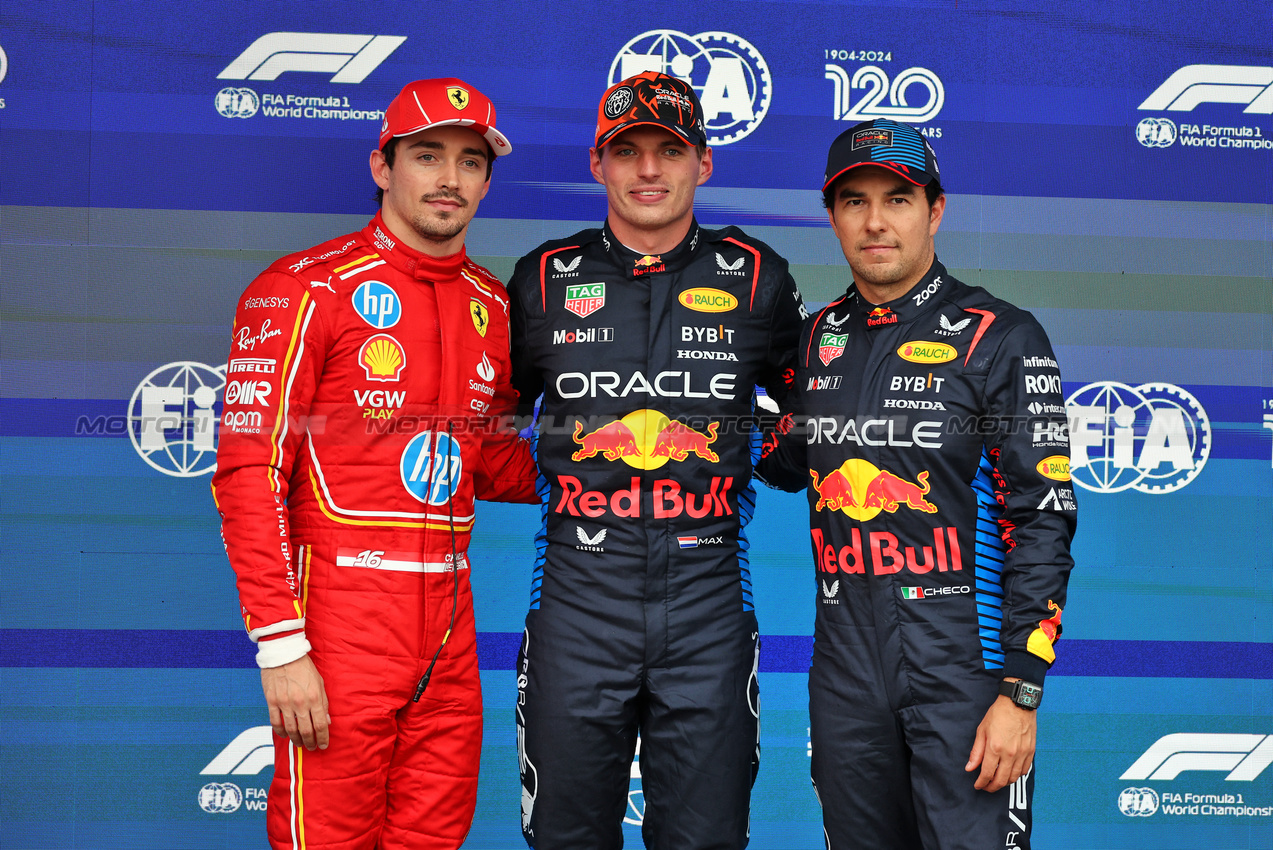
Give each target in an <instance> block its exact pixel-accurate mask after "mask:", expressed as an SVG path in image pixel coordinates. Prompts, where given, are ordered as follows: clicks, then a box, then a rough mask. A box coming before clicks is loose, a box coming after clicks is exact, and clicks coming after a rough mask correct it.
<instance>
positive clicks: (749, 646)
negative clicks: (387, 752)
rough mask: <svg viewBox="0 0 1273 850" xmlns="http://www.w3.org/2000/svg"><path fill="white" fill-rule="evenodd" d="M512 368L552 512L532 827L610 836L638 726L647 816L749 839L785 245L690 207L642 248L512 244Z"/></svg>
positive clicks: (786, 321) (534, 681)
mask: <svg viewBox="0 0 1273 850" xmlns="http://www.w3.org/2000/svg"><path fill="white" fill-rule="evenodd" d="M509 294H510V296H511V298H512V313H511V316H512V334H513V342H512V351H513V363H514V366H513V383H514V386H515V387H516V388H517V390H518V392H519V394H520V396H521V399H522V403H523V404H526V403H527V402H533V401H534V399H535V398H536V397H538V396H539V395H540V393H541V391H542V393H543V399H542V403H541V406H540V412H539V422H538V431H537V441H536V459H537V461H538V464H539V469H540V474H541V476H542V481H541V489H540V494H541V498H542V500H543V515H544V525H543V529H542V530H541V532H540V534H539V537H538V560H537V562H536V564H535V569H534V576H533V584H532V590H531V610H530V611H529V613H528V615H527V618H526V631H525V634H524V637H523V643H522V650H521V653H520V656H519V660H518V673H519V677H518V686H519V690H518V705H517V724H518V743H519V745H520V746H519V760H520V762H521V769H522V781H523V795H522V826H523V831H524V833H525V836H526V840H527V842H528V843H529V844H530V845H531V846H532V847H536V848H539V849H540V850H547V848H560V847H572V848H585V847H586V848H590V850H597V848H617V847H620V846H622V840H623V838H622V831H621V822H622V820H623V816H624V811H625V809H626V807H627V790H628V782H629V774H630V768H631V764H632V757H633V750H634V747H635V745H636V739H637V733H638V728H639V729H640V736H641V757H640V769H641V777H642V791H643V794H644V799H645V817H644V823H643V835H644V838H645V841H646V844H647V845H648V846H651V847H660V848H678V850H684V849H685V848H709V847H711V848H739V847H742V846H744V845H745V844H746V842H747V830H748V805H749V798H750V792H751V785H752V782H753V781H754V779H755V772H756V769H757V766H758V759H759V747H758V741H757V734H758V715H759V702H758V699H759V695H758V691H757V683H756V665H757V652H758V633H757V627H756V617H755V612H754V609H753V607H752V598H751V583H750V574H749V572H748V562H747V546H748V544H747V539H746V536H745V533H744V526H745V525H746V523H747V521H748V519H749V518H750V516H751V514H752V511H753V509H754V507H755V492H754V490H753V489H752V486H751V476H752V463H753V457H754V455H756V454H758V452H759V448H760V440H759V435H758V433H757V432H756V431H755V429H754V428H753V409H754V408H753V404H754V395H755V387H756V386H757V385H760V386H762V387H764V388H766V390H767V392H768V393H769V394H770V395H772V396H774V397H775V398H777V399H781V398H782V397H784V396H785V395H786V393H787V390H788V388H789V381H790V379H791V367H792V366H793V364H794V359H795V344H796V340H797V337H798V335H799V328H800V321H801V318H802V315H804V306H803V303H802V301H801V299H800V294H799V291H798V290H797V289H796V285H795V282H794V281H793V280H792V278H791V276H790V274H789V273H788V271H787V263H786V261H784V260H783V259H782V258H781V257H779V256H777V255H776V254H775V253H774V252H773V251H772V250H771V249H770V248H768V247H767V246H766V245H764V244H763V243H760V242H757V241H756V240H754V239H750V238H749V237H747V236H746V235H744V234H743V233H742V232H741V231H739V230H737V229H735V228H726V229H724V230H719V231H713V230H706V229H702V228H700V227H699V226H698V225H697V223H695V224H693V225H692V226H691V228H690V231H689V233H688V234H687V235H686V237H685V239H684V240H683V241H682V242H681V244H680V245H678V246H677V247H676V248H675V249H674V250H672V251H668V252H665V253H663V254H661V255H658V256H652V255H642V254H637V253H634V252H632V251H630V250H628V249H627V248H625V247H624V246H623V245H621V244H620V243H619V242H618V240H617V239H615V237H614V235H613V234H612V233H611V232H610V230H609V229H608V227H607V228H603V229H594V230H585V231H583V232H580V233H577V234H575V235H574V236H572V237H570V238H568V239H564V240H560V241H554V242H548V243H546V244H544V245H542V246H540V247H539V248H537V249H536V250H535V251H533V252H531V253H530V254H529V255H527V256H526V257H524V258H522V260H521V261H520V262H519V263H518V266H517V269H516V272H515V273H514V275H513V279H512V281H511V282H510V284H509Z"/></svg>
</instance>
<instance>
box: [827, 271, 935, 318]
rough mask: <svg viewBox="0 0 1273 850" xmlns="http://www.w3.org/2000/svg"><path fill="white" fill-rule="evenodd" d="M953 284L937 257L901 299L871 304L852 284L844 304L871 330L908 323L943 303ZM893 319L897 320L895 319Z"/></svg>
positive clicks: (845, 296) (855, 285)
mask: <svg viewBox="0 0 1273 850" xmlns="http://www.w3.org/2000/svg"><path fill="white" fill-rule="evenodd" d="M950 281H951V277H950V274H949V273H948V272H947V271H946V267H945V266H943V265H942V264H941V261H940V260H938V259H937V257H936V256H934V257H933V264H932V265H931V266H929V267H928V272H927V273H926V274H925V275H924V276H923V277H922V278H920V280H919V283H917V284H915V285H914V286H912V287H911V288H910V290H909V291H907V293H906V294H905V295H903V296H902V297H901V298H895V299H893V300H892V301H888V302H885V303H884V304H871V303H869V302H868V301H867V300H866V299H865V298H863V297H862V295H861V293H859V292H858V288H857V284H856V283H851V284H849V289H848V291H847V292H846V293H845V295H844V299H843V302H842V303H844V304H847V305H849V310H850V312H852V313H859V314H861V315H860V316H859V318H861V319H863V320H864V321H865V323H866V327H867V329H868V330H875V329H877V328H881V327H887V326H888V325H894V324H898V323H901V324H905V323H907V322H909V321H911V320H912V319H914V318H917V317H919V316H922V315H923V314H925V313H927V312H928V311H930V310H932V309H934V308H935V307H936V306H937V305H938V304H940V303H941V301H942V298H941V295H942V293H943V291H944V290H946V289H948V288H949V287H950V286H951V283H950ZM833 303H834V302H833ZM894 316H895V317H896V318H892V317H894Z"/></svg>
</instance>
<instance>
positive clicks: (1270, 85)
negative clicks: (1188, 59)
mask: <svg viewBox="0 0 1273 850" xmlns="http://www.w3.org/2000/svg"><path fill="white" fill-rule="evenodd" d="M1216 104H1223V106H1217V105H1216ZM1239 106H1241V107H1242V110H1241V112H1240V113H1239V112H1236V108H1237V107H1239ZM1200 107H1201V108H1203V110H1204V111H1203V116H1204V119H1205V120H1206V122H1207V123H1204V121H1200V120H1199V119H1196V118H1194V119H1191V120H1184V116H1183V115H1179V114H1178V115H1177V116H1176V120H1175V121H1173V120H1172V119H1170V118H1167V117H1162V116H1160V117H1152V118H1144V119H1142V120H1141V121H1140V122H1139V123H1137V124H1136V140H1137V141H1138V142H1140V143H1141V144H1142V145H1144V146H1145V147H1147V148H1168V147H1171V146H1172V145H1174V144H1177V143H1178V144H1180V145H1181V146H1182V147H1192V148H1217V149H1221V148H1223V149H1229V150H1273V138H1270V136H1271V135H1273V128H1270V126H1269V125H1268V124H1267V123H1266V124H1264V126H1261V125H1259V124H1238V125H1233V124H1231V123H1230V122H1232V120H1233V116H1234V115H1244V116H1251V117H1252V119H1255V120H1258V119H1256V116H1263V115H1273V67H1266V66H1262V65H1186V66H1184V67H1183V68H1179V69H1178V70H1176V71H1175V72H1174V73H1173V74H1172V75H1171V76H1170V77H1168V78H1167V79H1166V80H1165V81H1163V83H1162V84H1161V85H1160V86H1158V88H1156V89H1154V91H1153V93H1152V94H1150V95H1149V97H1147V98H1145V100H1144V101H1142V102H1141V104H1140V106H1139V107H1137V109H1138V110H1139V111H1141V112H1174V113H1190V112H1193V111H1195V110H1197V109H1199V108H1200ZM1210 121H1223V122H1225V123H1224V124H1219V123H1217V124H1212V123H1209V122H1210Z"/></svg>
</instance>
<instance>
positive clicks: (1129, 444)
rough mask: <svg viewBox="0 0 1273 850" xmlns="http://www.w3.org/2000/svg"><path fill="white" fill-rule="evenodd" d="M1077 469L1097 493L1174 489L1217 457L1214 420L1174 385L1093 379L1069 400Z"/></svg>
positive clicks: (1075, 474) (1073, 470) (1079, 479)
mask: <svg viewBox="0 0 1273 850" xmlns="http://www.w3.org/2000/svg"><path fill="white" fill-rule="evenodd" d="M1065 405H1066V409H1067V410H1068V412H1069V423H1070V429H1069V430H1070V475H1071V477H1072V478H1073V480H1074V482H1075V483H1077V484H1078V485H1079V486H1080V487H1084V488H1086V489H1088V490H1093V491H1095V492H1098V493H1117V492H1120V491H1122V490H1128V489H1135V490H1138V491H1140V492H1142V493H1154V494H1164V493H1172V492H1174V491H1176V490H1179V489H1181V488H1182V487H1184V486H1186V485H1188V484H1189V482H1191V481H1193V480H1194V479H1195V478H1197V477H1198V474H1199V473H1200V472H1201V471H1202V468H1203V467H1204V466H1205V465H1206V463H1207V459H1208V458H1209V457H1210V456H1211V420H1210V419H1209V418H1208V417H1207V412H1206V411H1205V410H1204V409H1203V407H1202V404H1201V403H1200V402H1199V401H1198V399H1196V398H1194V396H1193V395H1192V394H1191V393H1189V392H1188V391H1187V390H1184V389H1182V388H1181V387H1178V386H1175V385H1173V384H1161V383H1150V384H1140V385H1139V386H1135V387H1133V386H1129V385H1127V384H1120V383H1117V382H1115V381H1101V382H1098V383H1094V384H1088V385H1087V386H1085V387H1082V388H1081V389H1079V390H1076V391H1075V392H1074V393H1073V394H1072V395H1070V397H1069V398H1068V399H1066V401H1065Z"/></svg>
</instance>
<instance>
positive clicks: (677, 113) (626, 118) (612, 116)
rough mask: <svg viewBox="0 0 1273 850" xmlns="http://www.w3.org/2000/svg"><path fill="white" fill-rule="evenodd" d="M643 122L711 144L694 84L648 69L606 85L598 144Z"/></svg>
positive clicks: (694, 141)
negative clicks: (708, 140)
mask: <svg viewBox="0 0 1273 850" xmlns="http://www.w3.org/2000/svg"><path fill="white" fill-rule="evenodd" d="M641 124H648V125H653V126H655V127H662V128H664V129H666V130H671V131H672V132H673V133H675V134H676V135H678V136H680V137H681V138H682V139H684V140H685V141H687V142H689V143H690V144H691V145H705V144H707V128H706V126H705V125H704V124H703V105H702V104H701V103H699V102H698V95H697V94H695V93H694V89H693V88H691V87H690V84H689V83H687V82H685V81H683V80H678V79H677V78H676V77H669V76H668V75H667V74H660V73H659V72H658V71H645V72H643V73H640V74H637V75H636V76H634V77H628V78H627V79H626V80H623V81H622V82H618V83H615V84H614V85H612V86H611V87H610V88H608V89H606V93H605V95H604V96H602V98H601V104H600V105H599V106H598V107H597V138H596V145H595V146H596V147H597V148H600V147H601V146H602V145H604V144H605V143H606V142H608V141H610V140H611V139H613V138H614V137H615V136H617V135H619V134H620V133H622V132H623V131H624V130H626V129H628V128H629V127H636V126H638V125H641Z"/></svg>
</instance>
